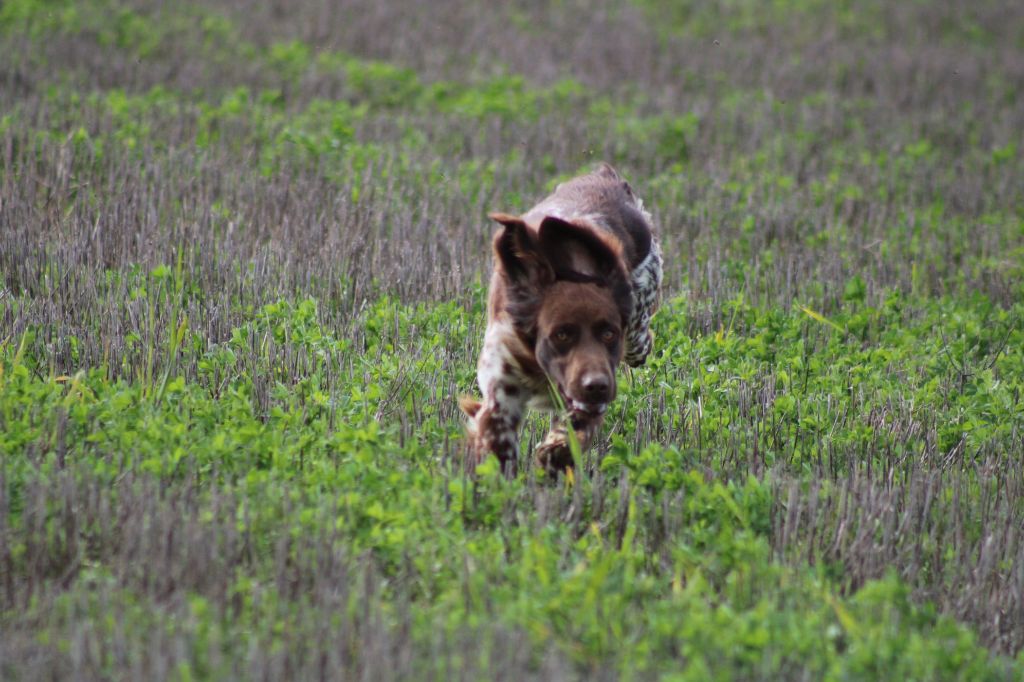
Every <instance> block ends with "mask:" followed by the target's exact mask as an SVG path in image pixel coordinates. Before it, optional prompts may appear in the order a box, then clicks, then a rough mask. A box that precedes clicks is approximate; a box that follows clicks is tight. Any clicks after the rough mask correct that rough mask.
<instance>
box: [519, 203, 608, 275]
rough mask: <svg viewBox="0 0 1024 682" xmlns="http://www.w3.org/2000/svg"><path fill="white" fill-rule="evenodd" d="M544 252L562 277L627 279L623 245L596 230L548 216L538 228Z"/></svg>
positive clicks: (546, 258)
mask: <svg viewBox="0 0 1024 682" xmlns="http://www.w3.org/2000/svg"><path fill="white" fill-rule="evenodd" d="M538 241H539V242H540V252H541V254H543V257H544V259H545V260H546V261H547V262H548V263H550V264H551V267H552V268H553V269H554V271H555V274H556V276H557V277H559V278H565V279H573V278H575V277H577V276H579V275H583V276H585V277H587V278H595V279H598V280H603V281H605V282H610V281H611V280H614V279H620V278H625V277H626V273H625V270H624V269H623V265H622V247H621V246H620V245H619V244H618V243H617V242H615V241H612V240H610V239H605V238H604V237H603V236H602V235H601V234H600V233H599V232H597V231H596V230H595V229H593V228H591V227H588V226H586V225H578V224H575V223H570V222H568V221H565V220H562V219H561V218H556V217H554V216H548V217H547V218H545V219H544V221H543V222H542V223H541V224H540V230H539V231H538Z"/></svg>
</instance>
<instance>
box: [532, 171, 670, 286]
mask: <svg viewBox="0 0 1024 682" xmlns="http://www.w3.org/2000/svg"><path fill="white" fill-rule="evenodd" d="M549 216H554V217H556V218H561V219H563V220H567V221H569V222H577V221H578V222H583V223H589V224H591V225H593V226H594V227H596V228H598V229H600V230H603V231H605V232H607V233H609V234H611V235H612V236H613V237H614V238H615V239H616V240H618V242H619V243H620V244H621V245H622V253H623V258H624V260H625V261H626V263H627V265H628V266H629V269H630V270H631V271H632V270H633V269H634V268H636V267H637V266H638V265H639V264H640V263H641V262H643V259H644V258H646V257H647V255H648V254H649V253H650V251H651V242H652V238H653V235H652V225H651V216H650V214H648V213H647V212H646V211H645V210H644V207H643V202H641V201H640V200H639V199H638V198H637V197H636V195H634V194H633V189H632V188H631V187H630V186H629V183H628V182H626V181H625V180H624V179H623V178H622V176H620V175H619V174H618V172H617V171H616V170H615V169H614V168H612V167H611V166H609V165H608V164H607V163H605V164H602V165H601V167H600V168H598V169H597V170H596V171H594V172H593V173H588V174H587V175H581V176H578V177H575V178H573V179H572V180H568V181H566V182H563V183H562V184H560V185H558V187H556V188H555V191H554V192H553V193H552V194H551V195H549V196H548V197H546V198H545V199H544V200H543V201H541V202H540V203H539V204H537V205H536V206H534V207H533V208H531V209H530V210H529V211H527V212H526V214H525V215H523V219H524V220H525V221H526V223H527V224H532V225H539V224H540V223H541V222H542V221H543V220H544V218H546V217H549Z"/></svg>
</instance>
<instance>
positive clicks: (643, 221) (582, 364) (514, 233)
mask: <svg viewBox="0 0 1024 682" xmlns="http://www.w3.org/2000/svg"><path fill="white" fill-rule="evenodd" d="M492 218H494V219H495V220H496V221H498V222H499V223H501V224H502V225H503V229H501V230H499V232H498V233H497V234H496V235H495V238H494V254H495V268H494V274H493V275H492V279H491V290H490V294H489V297H488V324H487V331H486V334H485V337H484V346H483V349H482V351H481V353H480V358H479V361H478V364H477V380H478V383H479V386H480V391H481V392H482V393H483V400H482V401H477V400H474V399H463V401H462V402H461V406H462V409H463V411H464V412H465V413H466V415H467V416H468V417H469V424H468V426H467V432H468V436H469V438H468V441H469V451H470V454H471V456H472V458H473V460H474V461H479V460H480V459H481V458H482V457H484V456H485V455H486V454H487V453H489V452H493V453H495V454H496V455H497V456H498V459H499V460H500V461H501V463H502V466H503V468H504V470H505V471H506V472H507V473H509V474H511V473H513V472H514V471H515V469H516V466H517V460H518V430H519V425H520V422H521V420H522V416H523V414H524V412H525V410H526V408H527V407H529V408H533V409H542V410H548V411H556V410H557V409H558V406H559V404H560V403H567V404H566V406H567V407H569V408H570V409H569V410H568V411H567V412H566V413H564V414H562V415H560V416H557V417H556V419H555V421H554V423H553V426H552V429H551V431H550V433H549V434H548V435H547V437H546V438H545V439H544V441H543V442H542V443H541V444H540V445H539V446H538V447H537V450H536V451H535V453H534V455H535V458H536V460H537V462H538V464H539V465H540V466H542V467H544V468H545V469H546V470H548V471H551V472H555V471H561V470H564V469H565V468H566V467H568V466H571V465H572V454H571V451H570V448H569V443H568V440H569V439H568V432H569V431H568V430H569V428H572V429H573V431H574V433H575V436H576V439H577V441H578V442H579V444H580V446H581V448H582V449H586V448H587V447H588V446H589V445H590V444H591V443H592V442H593V441H594V439H595V438H596V436H597V434H598V433H599V432H600V428H601V424H602V422H603V421H604V409H605V407H606V405H607V402H606V401H605V400H604V398H608V399H609V400H610V399H612V398H614V393H615V387H614V379H615V377H614V369H615V366H616V365H617V364H618V362H620V361H623V360H624V361H625V362H626V363H627V364H629V365H630V366H633V367H636V366H639V365H642V364H643V363H644V362H645V361H646V359H647V357H648V355H649V354H650V353H651V350H652V348H653V342H654V339H653V335H652V334H651V331H650V322H651V316H652V315H653V314H654V311H655V309H656V307H657V304H658V295H659V290H660V286H661V281H662V256H661V248H660V246H659V245H658V242H657V239H656V237H655V235H654V232H653V229H652V221H651V217H650V214H649V213H648V212H647V211H645V210H644V208H643V203H642V202H641V201H640V200H639V199H638V198H637V197H636V196H635V195H634V194H633V191H632V188H631V187H630V186H629V184H628V183H627V182H626V181H625V180H623V179H622V177H621V176H620V175H619V174H618V173H617V172H616V171H615V170H614V169H613V168H612V167H611V166H609V165H607V164H604V165H603V166H601V167H600V168H599V169H598V170H596V171H595V172H593V173H591V174H589V175H584V176H580V177H578V178H574V179H572V180H570V181H568V182H566V183H563V184H562V185H559V186H558V187H557V188H556V190H555V192H554V193H553V194H551V195H550V196H549V197H547V198H546V199H544V200H543V201H541V202H540V203H539V204H537V205H536V206H534V207H533V208H532V209H530V210H529V211H528V212H527V213H525V214H523V215H522V216H521V217H517V216H510V215H505V214H492ZM605 320H606V321H607V322H605ZM566 321H569V322H572V321H575V322H574V324H575V327H573V328H580V329H582V330H583V331H582V332H581V333H584V335H585V336H586V338H585V339H582V338H581V340H580V348H584V346H585V349H584V350H578V349H574V350H573V351H572V352H573V353H575V355H573V356H572V357H571V358H570V360H571V362H569V361H565V359H564V358H560V357H555V356H558V353H554V352H553V351H552V341H551V339H552V338H554V337H553V336H551V334H552V333H553V332H552V329H558V328H559V325H560V324H561V323H562V322H566ZM591 321H593V324H594V325H598V326H595V327H594V329H593V330H591V329H590V327H589V326H588V325H590V324H591ZM600 325H605V326H606V327H607V329H612V330H614V329H619V331H618V332H615V334H619V335H620V336H618V337H616V336H615V335H614V334H610V333H609V332H608V331H607V329H605V327H602V326H600ZM602 329H605V331H601V330H602ZM591 332H593V335H592V336H590V334H591ZM597 339H600V341H598V340H597ZM584 342H586V343H584ZM587 344H589V345H587ZM566 362H569V365H568V369H566ZM581 368H582V369H581ZM587 368H590V369H587ZM577 370H578V371H577ZM566 372H568V373H566ZM574 372H575V373H574ZM609 375H610V381H611V386H610V388H609V390H604V389H603V384H602V385H601V386H596V388H595V384H596V383H597V381H598V379H600V380H601V381H606V380H607V379H608V377H609ZM581 377H583V378H581ZM593 377H597V379H593ZM601 377H604V378H603V379H602V378H601ZM584 379H586V380H587V381H590V382H591V383H590V384H587V386H586V387H584V388H580V386H581V385H583V384H581V382H584ZM591 379H593V381H591ZM584 383H586V382H584ZM595 390H596V391H598V392H599V393H600V395H601V396H602V398H601V400H598V401H596V402H595V401H589V402H588V401H583V400H581V399H580V395H581V391H584V393H585V395H586V396H587V397H592V395H593V391H595ZM558 396H561V401H560V400H558Z"/></svg>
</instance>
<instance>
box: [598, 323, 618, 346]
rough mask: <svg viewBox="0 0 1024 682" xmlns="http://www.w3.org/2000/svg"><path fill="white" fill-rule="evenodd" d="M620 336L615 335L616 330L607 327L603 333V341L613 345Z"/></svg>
mask: <svg viewBox="0 0 1024 682" xmlns="http://www.w3.org/2000/svg"><path fill="white" fill-rule="evenodd" d="M618 336H619V335H618V334H617V333H615V330H614V329H612V328H611V327H606V328H605V329H604V331H602V332H601V340H602V341H604V342H605V343H612V342H613V341H615V339H617V338H618Z"/></svg>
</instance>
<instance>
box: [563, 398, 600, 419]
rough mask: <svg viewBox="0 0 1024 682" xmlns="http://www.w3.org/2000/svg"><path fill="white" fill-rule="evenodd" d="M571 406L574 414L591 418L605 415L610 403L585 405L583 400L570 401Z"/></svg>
mask: <svg viewBox="0 0 1024 682" xmlns="http://www.w3.org/2000/svg"><path fill="white" fill-rule="evenodd" d="M569 406H570V407H571V408H572V411H573V412H576V413H581V414H587V415H591V416H597V415H600V414H604V413H605V410H607V409H608V403H585V402H583V401H582V400H569Z"/></svg>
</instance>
